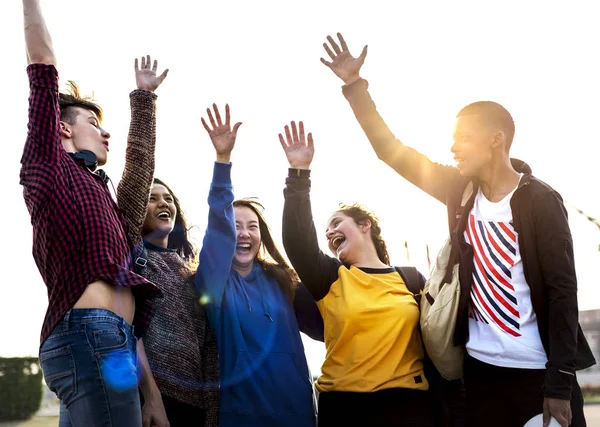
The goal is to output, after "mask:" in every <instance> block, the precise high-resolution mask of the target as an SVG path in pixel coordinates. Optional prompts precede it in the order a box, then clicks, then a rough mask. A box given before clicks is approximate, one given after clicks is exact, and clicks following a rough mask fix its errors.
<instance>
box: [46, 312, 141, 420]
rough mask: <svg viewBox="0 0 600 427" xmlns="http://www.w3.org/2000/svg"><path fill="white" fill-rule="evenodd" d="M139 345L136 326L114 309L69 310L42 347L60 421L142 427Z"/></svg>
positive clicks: (48, 383)
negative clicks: (138, 367)
mask: <svg viewBox="0 0 600 427" xmlns="http://www.w3.org/2000/svg"><path fill="white" fill-rule="evenodd" d="M136 346H137V339H136V338H135V335H134V334H133V326H130V325H129V324H128V323H127V322H125V320H123V318H121V317H119V316H117V315H116V314H114V313H113V312H111V311H108V310H102V309H73V310H69V311H67V313H66V314H65V317H64V318H63V320H62V321H61V322H60V323H59V324H58V325H57V326H56V328H54V330H53V331H52V333H51V334H50V336H49V337H48V338H47V339H46V340H45V341H44V342H43V344H42V346H41V348H40V364H41V366H42V370H43V372H44V380H45V381H46V384H47V385H48V387H49V388H50V390H52V391H53V392H54V393H56V395H57V396H58V398H59V399H60V406H61V408H60V419H59V427H80V426H81V427H83V426H85V427H121V426H123V427H141V425H142V413H141V407H140V396H139V392H138V369H137V351H136Z"/></svg>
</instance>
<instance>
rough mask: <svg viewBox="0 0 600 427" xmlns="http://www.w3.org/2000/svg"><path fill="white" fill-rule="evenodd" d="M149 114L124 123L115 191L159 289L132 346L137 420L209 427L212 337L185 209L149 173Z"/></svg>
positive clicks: (213, 409) (143, 265) (214, 412)
mask: <svg viewBox="0 0 600 427" xmlns="http://www.w3.org/2000/svg"><path fill="white" fill-rule="evenodd" d="M144 62H146V61H144ZM146 64H147V65H146ZM149 64H150V58H149V57H148V58H147V62H146V63H145V64H144V65H145V66H147V67H148V69H149ZM154 69H156V65H154ZM153 105H154V104H153ZM147 114H148V120H149V121H150V122H151V123H152V125H151V126H147V127H145V128H144V129H143V131H142V130H141V129H137V128H136V129H134V128H131V129H130V135H131V134H136V135H137V137H136V138H130V140H131V141H135V142H136V143H135V144H132V143H130V144H129V145H128V147H127V151H126V163H125V170H124V173H123V177H122V179H121V181H120V183H119V186H118V196H117V197H118V201H119V207H120V208H121V210H122V211H123V212H124V214H125V219H126V221H127V223H128V233H129V236H128V237H129V239H130V241H131V242H132V243H134V244H135V245H136V249H137V250H136V252H138V254H139V255H140V256H138V257H137V260H136V264H137V265H138V273H139V274H141V275H142V276H143V277H145V278H146V279H148V280H149V281H150V282H152V283H154V284H155V285H156V286H158V288H159V289H160V290H161V291H162V294H163V298H160V299H156V300H155V305H154V316H153V318H152V321H151V323H150V325H149V327H148V330H147V332H146V334H145V335H144V337H143V339H142V340H140V341H139V347H138V348H139V361H140V367H141V372H142V375H141V380H140V389H141V392H142V395H143V400H144V405H143V408H142V419H143V423H144V424H143V425H144V426H146V425H149V426H156V427H168V426H169V425H170V426H171V427H177V426H188V425H194V426H205V427H214V426H216V425H217V424H218V414H219V397H218V396H219V394H218V381H219V365H218V354H217V346H216V337H215V334H214V332H213V331H212V330H211V329H210V327H209V325H208V323H207V322H206V319H205V316H204V312H203V310H202V308H201V306H200V303H199V299H198V297H197V295H196V294H195V291H194V288H193V284H192V278H193V268H192V267H191V266H192V262H193V261H194V258H195V255H196V253H195V250H194V247H193V245H192V244H191V242H190V241H189V239H188V234H187V230H188V226H187V222H186V218H185V215H184V213H183V211H182V210H181V207H180V204H179V201H178V199H177V197H176V196H175V194H174V193H173V191H171V189H170V188H169V187H168V186H167V185H166V184H165V183H164V182H162V181H161V180H159V179H156V178H154V179H153V174H154V155H155V141H156V117H155V110H154V109H152V110H151V111H147ZM148 195H149V196H148ZM142 246H143V247H144V248H145V251H143V252H142V251H141V247H142Z"/></svg>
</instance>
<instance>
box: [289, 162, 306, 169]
mask: <svg viewBox="0 0 600 427" xmlns="http://www.w3.org/2000/svg"><path fill="white" fill-rule="evenodd" d="M290 168H291V169H300V170H310V163H308V164H303V165H301V164H298V165H294V164H291V163H290Z"/></svg>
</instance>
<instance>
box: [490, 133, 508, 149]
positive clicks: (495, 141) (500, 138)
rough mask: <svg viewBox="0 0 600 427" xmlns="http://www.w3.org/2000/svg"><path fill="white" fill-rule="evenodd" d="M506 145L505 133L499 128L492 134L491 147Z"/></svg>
mask: <svg viewBox="0 0 600 427" xmlns="http://www.w3.org/2000/svg"><path fill="white" fill-rule="evenodd" d="M505 145H506V135H505V134H504V132H503V131H501V130H499V131H497V132H496V133H495V134H494V135H493V136H492V148H498V147H504V146H505Z"/></svg>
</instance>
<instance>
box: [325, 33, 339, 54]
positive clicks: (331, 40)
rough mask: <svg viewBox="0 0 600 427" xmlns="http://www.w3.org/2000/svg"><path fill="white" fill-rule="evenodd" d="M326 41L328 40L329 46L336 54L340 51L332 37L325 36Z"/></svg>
mask: <svg viewBox="0 0 600 427" xmlns="http://www.w3.org/2000/svg"><path fill="white" fill-rule="evenodd" d="M327 41H329V43H330V44H331V47H332V48H333V50H334V52H335V53H337V54H340V53H342V51H341V50H340V47H339V46H338V44H337V43H336V42H335V40H334V39H333V37H331V36H327Z"/></svg>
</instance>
